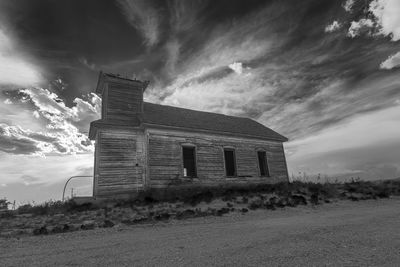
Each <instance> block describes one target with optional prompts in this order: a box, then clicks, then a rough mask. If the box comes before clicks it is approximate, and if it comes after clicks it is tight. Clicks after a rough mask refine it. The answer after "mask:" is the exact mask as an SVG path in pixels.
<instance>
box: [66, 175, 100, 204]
mask: <svg viewBox="0 0 400 267" xmlns="http://www.w3.org/2000/svg"><path fill="white" fill-rule="evenodd" d="M82 177H93V176H92V175H90V176H88V175H76V176H71V177H69V179H68V180H67V181H66V182H65V185H64V190H63V194H62V201H64V196H65V189H66V188H67V184H68V182H69V181H71V180H72V179H74V178H82Z"/></svg>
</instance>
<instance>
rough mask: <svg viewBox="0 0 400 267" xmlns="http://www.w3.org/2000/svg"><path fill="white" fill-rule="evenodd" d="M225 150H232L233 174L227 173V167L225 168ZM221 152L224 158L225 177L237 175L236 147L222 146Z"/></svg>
mask: <svg viewBox="0 0 400 267" xmlns="http://www.w3.org/2000/svg"><path fill="white" fill-rule="evenodd" d="M225 150H226V151H232V152H233V167H234V174H233V175H228V173H227V169H226V157H225ZM222 154H223V158H224V171H225V177H229V178H231V177H238V173H237V161H236V149H235V148H234V147H223V148H222Z"/></svg>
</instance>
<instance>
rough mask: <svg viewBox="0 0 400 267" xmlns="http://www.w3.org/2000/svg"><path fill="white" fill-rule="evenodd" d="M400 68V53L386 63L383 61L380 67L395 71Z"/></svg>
mask: <svg viewBox="0 0 400 267" xmlns="http://www.w3.org/2000/svg"><path fill="white" fill-rule="evenodd" d="M399 66H400V52H397V53H396V54H394V55H391V56H389V57H388V58H387V59H386V60H385V61H383V62H382V63H381V65H380V68H381V69H387V70H390V69H393V68H396V67H399Z"/></svg>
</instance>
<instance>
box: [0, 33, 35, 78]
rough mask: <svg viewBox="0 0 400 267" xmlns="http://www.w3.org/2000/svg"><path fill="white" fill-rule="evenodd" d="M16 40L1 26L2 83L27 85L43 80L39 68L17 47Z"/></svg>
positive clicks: (0, 74) (0, 63) (0, 71)
mask: <svg viewBox="0 0 400 267" xmlns="http://www.w3.org/2000/svg"><path fill="white" fill-rule="evenodd" d="M15 46H16V45H15V43H14V41H13V40H12V39H11V38H10V37H9V36H8V35H7V34H6V31H5V30H4V29H2V28H0V84H13V85H19V86H27V85H32V84H37V83H39V82H40V81H41V76H40V72H39V68H38V67H37V66H35V65H33V64H32V63H30V62H29V60H27V59H26V56H24V55H23V54H21V53H20V52H19V51H17V50H16V49H15Z"/></svg>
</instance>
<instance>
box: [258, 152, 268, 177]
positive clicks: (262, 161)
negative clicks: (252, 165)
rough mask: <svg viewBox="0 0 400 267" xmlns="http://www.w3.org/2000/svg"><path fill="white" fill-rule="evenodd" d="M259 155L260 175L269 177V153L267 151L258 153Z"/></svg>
mask: <svg viewBox="0 0 400 267" xmlns="http://www.w3.org/2000/svg"><path fill="white" fill-rule="evenodd" d="M257 155H258V166H259V168H260V175H261V176H269V168H268V162H267V153H266V152H265V151H258V152H257Z"/></svg>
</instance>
